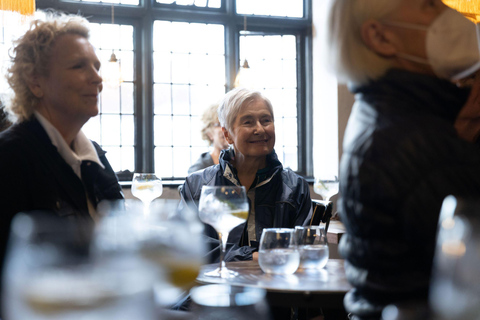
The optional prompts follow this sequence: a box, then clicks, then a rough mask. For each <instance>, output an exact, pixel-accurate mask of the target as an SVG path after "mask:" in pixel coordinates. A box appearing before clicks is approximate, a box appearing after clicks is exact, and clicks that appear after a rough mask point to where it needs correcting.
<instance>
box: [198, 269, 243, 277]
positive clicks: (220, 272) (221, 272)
mask: <svg viewBox="0 0 480 320" xmlns="http://www.w3.org/2000/svg"><path fill="white" fill-rule="evenodd" d="M204 275H205V276H207V277H216V278H222V279H229V278H235V277H236V276H238V272H236V271H232V270H230V269H227V268H226V267H222V268H217V269H215V270H213V271H210V272H206V273H204Z"/></svg>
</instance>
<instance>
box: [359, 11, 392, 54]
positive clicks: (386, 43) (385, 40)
mask: <svg viewBox="0 0 480 320" xmlns="http://www.w3.org/2000/svg"><path fill="white" fill-rule="evenodd" d="M361 34H362V40H363V42H364V43H365V45H366V46H367V47H368V48H369V49H370V50H372V51H373V52H375V53H377V54H378V55H380V56H382V57H387V58H388V57H393V56H395V55H396V53H397V48H396V46H395V45H394V43H393V42H392V36H393V34H392V33H390V32H389V31H388V30H386V29H385V26H384V25H383V24H382V23H380V22H379V21H377V20H375V19H369V20H367V21H365V22H364V23H363V24H362V30H361Z"/></svg>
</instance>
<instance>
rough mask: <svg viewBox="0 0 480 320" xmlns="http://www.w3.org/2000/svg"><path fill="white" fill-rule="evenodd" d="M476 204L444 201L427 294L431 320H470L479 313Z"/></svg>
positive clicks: (479, 227)
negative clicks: (433, 317)
mask: <svg viewBox="0 0 480 320" xmlns="http://www.w3.org/2000/svg"><path fill="white" fill-rule="evenodd" d="M479 212H480V201H479V200H478V199H462V198H458V197H454V196H448V197H446V198H445V200H444V201H443V204H442V208H441V211H440V218H439V226H438V232H437V238H436V250H435V258H434V262H433V267H432V278H431V283H430V291H429V304H430V308H431V310H432V311H433V314H434V315H435V317H436V318H435V319H441V320H443V319H451V320H457V319H459V320H460V319H461V320H470V319H472V320H474V319H478V314H479V311H480V307H479V305H480V289H479V288H480V277H479V276H478V266H479V265H480V232H479V231H480V219H479V217H478V213H479Z"/></svg>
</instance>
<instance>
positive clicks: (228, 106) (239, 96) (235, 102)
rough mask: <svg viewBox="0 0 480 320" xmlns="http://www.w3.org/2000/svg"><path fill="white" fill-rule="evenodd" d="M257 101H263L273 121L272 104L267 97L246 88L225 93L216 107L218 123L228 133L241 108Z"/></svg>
mask: <svg viewBox="0 0 480 320" xmlns="http://www.w3.org/2000/svg"><path fill="white" fill-rule="evenodd" d="M258 100H263V101H264V102H265V104H266V105H267V108H268V111H270V113H271V114H272V119H273V107H272V103H271V102H270V100H269V99H268V98H267V97H265V96H264V95H263V94H262V93H261V92H259V91H254V90H250V89H246V88H236V89H233V90H231V91H229V92H227V93H226V94H225V96H224V98H223V100H222V101H221V102H220V105H219V106H218V120H219V121H220V125H221V126H222V127H224V128H225V129H227V130H228V131H230V130H231V129H233V124H234V122H235V119H236V118H237V116H238V114H239V113H240V110H241V109H242V107H244V106H247V105H249V104H250V103H252V102H254V101H258ZM230 132H231V131H230Z"/></svg>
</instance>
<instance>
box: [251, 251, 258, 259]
mask: <svg viewBox="0 0 480 320" xmlns="http://www.w3.org/2000/svg"><path fill="white" fill-rule="evenodd" d="M252 260H253V261H258V251H257V252H254V253H252Z"/></svg>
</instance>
